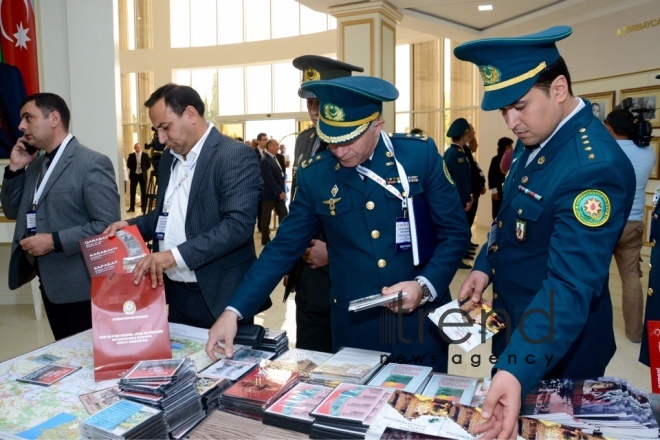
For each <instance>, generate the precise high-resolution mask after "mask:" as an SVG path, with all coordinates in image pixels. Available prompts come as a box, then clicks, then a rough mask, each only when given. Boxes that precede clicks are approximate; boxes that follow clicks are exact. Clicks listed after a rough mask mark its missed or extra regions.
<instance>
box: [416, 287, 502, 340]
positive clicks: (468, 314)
mask: <svg viewBox="0 0 660 440" xmlns="http://www.w3.org/2000/svg"><path fill="white" fill-rule="evenodd" d="M428 317H429V319H430V320H431V321H433V323H434V324H435V325H437V326H438V327H439V328H440V330H441V331H442V332H443V333H444V334H445V335H446V336H447V338H448V339H449V341H450V342H451V343H454V344H456V345H458V346H459V347H461V348H462V349H463V350H465V351H470V350H472V349H473V348H475V347H477V346H478V345H479V344H482V343H484V342H486V341H487V340H488V339H490V338H492V337H493V335H494V334H495V333H497V332H499V331H500V330H501V329H503V328H504V327H505V326H506V323H505V322H504V320H502V318H501V317H500V316H499V315H498V314H497V313H495V312H494V311H493V310H492V308H491V307H489V306H487V305H486V304H483V303H475V302H473V301H472V300H471V299H470V297H468V298H466V299H465V300H463V301H460V302H459V301H458V300H457V299H456V300H454V301H451V302H449V303H447V304H445V305H444V306H442V307H438V308H437V309H435V310H434V311H433V312H432V313H430V314H429V315H428ZM457 324H462V325H460V326H457Z"/></svg>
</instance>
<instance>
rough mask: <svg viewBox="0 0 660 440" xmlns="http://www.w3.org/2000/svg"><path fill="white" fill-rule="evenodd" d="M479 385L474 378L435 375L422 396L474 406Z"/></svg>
mask: <svg viewBox="0 0 660 440" xmlns="http://www.w3.org/2000/svg"><path fill="white" fill-rule="evenodd" d="M478 383H479V380H478V379H474V378H472V377H463V376H453V375H450V374H442V373H433V374H432V375H431V379H430V380H429V382H428V384H426V387H424V391H422V392H421V394H422V395H424V396H428V397H433V398H439V399H443V400H451V401H452V402H456V403H460V404H462V405H468V406H474V405H472V397H473V396H474V393H475V391H476V389H477V385H478ZM406 391H407V390H406Z"/></svg>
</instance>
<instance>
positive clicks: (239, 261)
mask: <svg viewBox="0 0 660 440" xmlns="http://www.w3.org/2000/svg"><path fill="white" fill-rule="evenodd" d="M174 161H175V157H174V156H173V155H172V154H171V153H170V151H169V149H168V150H166V151H164V152H163V155H162V157H161V159H160V165H159V171H158V173H159V181H160V184H159V185H158V194H157V196H156V210H154V211H151V212H150V213H148V214H146V215H142V216H139V217H136V218H134V219H130V220H129V221H128V222H129V223H130V224H136V225H137V226H138V228H139V229H140V233H141V234H142V236H143V237H144V239H145V240H151V239H152V237H153V235H154V231H155V230H156V223H157V221H158V216H159V214H160V213H161V212H162V210H163V201H164V196H165V192H166V190H167V186H168V184H169V182H170V175H171V172H172V169H173V168H172V167H173V162H174ZM261 187H262V181H261V174H260V173H259V166H258V164H257V161H256V160H254V151H253V150H252V149H251V148H250V147H248V146H247V145H245V144H244V143H241V142H236V141H235V140H233V139H231V138H229V137H227V136H224V135H222V134H220V132H218V130H217V129H216V128H212V129H211V132H210V133H209V135H208V137H207V138H206V142H204V146H203V148H202V151H201V153H200V156H199V158H198V159H197V165H196V166H195V174H194V175H193V180H192V184H191V188H190V198H189V199H188V208H187V211H186V237H187V238H188V239H187V240H186V241H185V242H183V243H181V244H180V245H179V246H178V247H177V249H178V250H179V252H180V253H181V256H182V257H183V260H184V261H185V262H186V265H187V266H188V268H189V269H191V270H194V271H195V275H196V276H197V281H198V283H199V287H200V290H201V291H202V295H203V296H204V298H205V300H206V302H207V304H208V306H209V308H210V309H211V311H212V312H213V314H214V316H216V317H217V316H220V314H221V313H222V311H223V310H224V309H225V306H226V305H227V302H228V301H229V297H230V296H231V294H232V293H233V292H234V290H235V288H236V286H237V285H238V282H239V281H240V279H241V278H242V277H243V275H244V274H245V272H246V271H247V269H248V268H249V267H250V265H251V264H252V262H253V261H254V260H255V259H256V254H255V249H254V239H253V234H254V224H255V219H256V217H257V200H258V197H259V194H260V192H261ZM158 246H159V242H158V241H157V240H155V241H154V252H157V251H158V250H159V249H158ZM264 299H265V298H264ZM262 303H263V301H262Z"/></svg>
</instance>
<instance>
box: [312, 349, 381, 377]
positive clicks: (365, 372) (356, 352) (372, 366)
mask: <svg viewBox="0 0 660 440" xmlns="http://www.w3.org/2000/svg"><path fill="white" fill-rule="evenodd" d="M388 357H389V353H381V352H379V351H374V350H364V349H359V348H350V347H345V348H342V349H340V350H339V351H338V352H337V353H335V354H334V355H332V356H331V357H330V358H328V359H327V360H326V361H325V362H323V363H322V364H321V365H319V366H318V367H316V368H315V369H314V370H313V371H312V372H311V373H310V378H312V379H321V380H326V379H329V380H333V379H336V380H344V381H351V380H352V381H358V382H360V383H364V382H366V381H367V380H369V378H370V377H371V375H372V373H373V372H374V371H375V370H376V369H378V368H379V367H380V366H381V365H382V363H383V360H384V359H388Z"/></svg>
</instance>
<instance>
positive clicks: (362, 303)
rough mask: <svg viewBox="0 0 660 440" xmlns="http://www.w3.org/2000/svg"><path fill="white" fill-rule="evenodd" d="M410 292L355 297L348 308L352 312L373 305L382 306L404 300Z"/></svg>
mask: <svg viewBox="0 0 660 440" xmlns="http://www.w3.org/2000/svg"><path fill="white" fill-rule="evenodd" d="M407 294H408V292H399V293H398V294H396V295H383V294H381V293H377V294H375V295H370V296H366V297H364V298H359V299H354V300H353V301H351V302H350V303H349V304H348V310H349V311H351V312H359V311H360V310H365V309H370V308H372V307H376V306H380V305H382V304H387V303H391V302H394V301H402V300H403V297H405V296H406V295H407Z"/></svg>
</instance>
